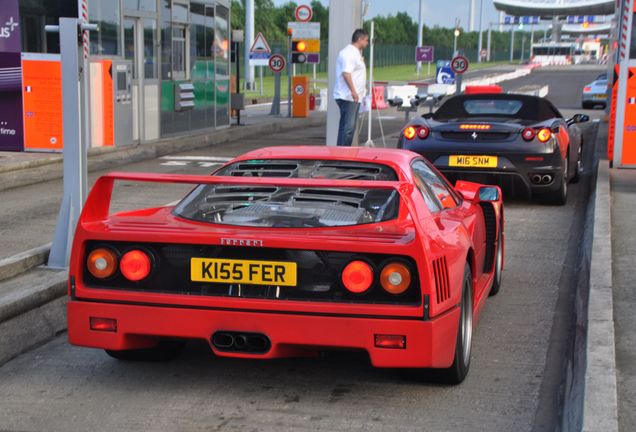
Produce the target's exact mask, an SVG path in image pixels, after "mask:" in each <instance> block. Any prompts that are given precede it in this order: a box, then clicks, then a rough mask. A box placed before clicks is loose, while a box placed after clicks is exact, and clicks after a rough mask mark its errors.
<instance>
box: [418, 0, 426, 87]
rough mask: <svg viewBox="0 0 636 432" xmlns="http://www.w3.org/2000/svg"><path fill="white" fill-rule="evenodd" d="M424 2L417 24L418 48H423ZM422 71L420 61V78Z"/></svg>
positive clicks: (419, 62)
mask: <svg viewBox="0 0 636 432" xmlns="http://www.w3.org/2000/svg"><path fill="white" fill-rule="evenodd" d="M423 1H424V0H420V13H419V15H418V17H419V18H418V22H417V46H422V43H423V41H422V36H423V35H422V33H423V28H422V26H423V25H424V23H423V22H422V21H423V19H422V2H423ZM421 71H422V62H421V61H418V62H417V76H420V72H421Z"/></svg>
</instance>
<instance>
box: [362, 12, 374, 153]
mask: <svg viewBox="0 0 636 432" xmlns="http://www.w3.org/2000/svg"><path fill="white" fill-rule="evenodd" d="M374 29H375V23H374V22H373V21H371V32H370V34H369V43H370V44H371V46H370V47H369V98H368V100H369V106H368V107H367V108H369V117H368V118H367V123H368V124H367V142H365V143H364V146H365V147H375V145H374V144H373V140H372V139H371V117H372V113H373V100H374V97H373V44H374V43H373V35H374Z"/></svg>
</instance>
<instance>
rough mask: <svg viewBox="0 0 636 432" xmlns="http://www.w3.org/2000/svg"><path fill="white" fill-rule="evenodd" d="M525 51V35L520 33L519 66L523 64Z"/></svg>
mask: <svg viewBox="0 0 636 432" xmlns="http://www.w3.org/2000/svg"><path fill="white" fill-rule="evenodd" d="M525 49H526V35H524V34H523V33H521V58H520V59H519V64H521V63H523V51H524V50H525Z"/></svg>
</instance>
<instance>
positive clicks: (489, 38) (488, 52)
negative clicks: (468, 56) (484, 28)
mask: <svg viewBox="0 0 636 432" xmlns="http://www.w3.org/2000/svg"><path fill="white" fill-rule="evenodd" d="M491 38H492V23H490V24H489V25H488V42H486V44H487V47H486V61H488V62H489V61H490V41H491Z"/></svg>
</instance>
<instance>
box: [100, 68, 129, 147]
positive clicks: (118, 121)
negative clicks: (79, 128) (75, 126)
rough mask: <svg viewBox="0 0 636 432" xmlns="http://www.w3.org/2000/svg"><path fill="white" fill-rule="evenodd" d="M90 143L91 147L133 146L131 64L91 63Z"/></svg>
mask: <svg viewBox="0 0 636 432" xmlns="http://www.w3.org/2000/svg"><path fill="white" fill-rule="evenodd" d="M91 138H92V140H91V142H92V146H93V147H104V146H113V145H115V146H123V145H128V144H132V142H133V98H132V63H131V62H130V61H129V60H120V59H99V60H95V61H93V62H91Z"/></svg>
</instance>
